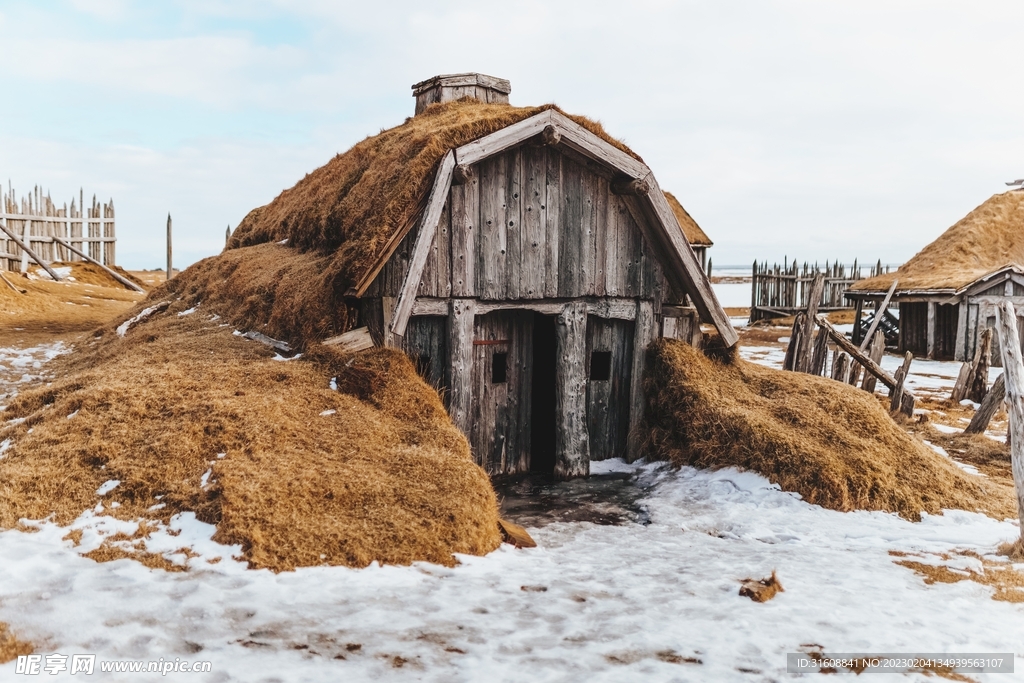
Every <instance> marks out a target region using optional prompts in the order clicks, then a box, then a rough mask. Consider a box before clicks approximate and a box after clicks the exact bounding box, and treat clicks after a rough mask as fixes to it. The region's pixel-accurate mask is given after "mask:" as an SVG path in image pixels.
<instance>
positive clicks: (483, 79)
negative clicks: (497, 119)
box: [412, 73, 512, 114]
mask: <svg viewBox="0 0 1024 683" xmlns="http://www.w3.org/2000/svg"><path fill="white" fill-rule="evenodd" d="M510 92H512V84H511V83H509V82H508V81H506V80H505V79H504V78H495V77H494V76H487V75H484V74H476V73H467V74H448V75H444V76H434V77H433V78H428V79H427V80H425V81H420V82H419V83H416V84H415V85H413V86H412V94H413V96H414V97H415V98H416V113H417V114H419V113H420V112H422V111H423V110H424V109H426V108H427V107H428V106H429V105H431V104H434V103H436V102H451V101H452V100H459V99H462V98H463V97H472V98H474V99H477V100H480V101H481V102H490V103H493V102H501V103H503V104H508V94H509V93H510Z"/></svg>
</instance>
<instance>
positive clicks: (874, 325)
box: [857, 280, 899, 351]
mask: <svg viewBox="0 0 1024 683" xmlns="http://www.w3.org/2000/svg"><path fill="white" fill-rule="evenodd" d="M898 284H899V280H893V281H892V284H891V285H889V291H888V292H886V293H885V298H884V299H882V303H881V304H879V305H878V307H877V308H875V317H874V319H873V320H872V321H871V326H870V327H868V331H867V333H866V334H865V335H864V341H862V342H861V345H860V350H861V351H864V350H865V349H867V348H868V344H870V343H871V340H872V339H873V338H874V335H875V330H877V329H878V325H879V323H881V322H882V318H884V317H885V312H886V310H888V308H889V302H890V301H891V300H892V294H893V292H895V291H896V285H898ZM857 301H858V302H859V301H860V299H858V300H857ZM859 320H860V319H859V318H858V324H859Z"/></svg>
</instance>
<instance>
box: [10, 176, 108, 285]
mask: <svg viewBox="0 0 1024 683" xmlns="http://www.w3.org/2000/svg"><path fill="white" fill-rule="evenodd" d="M83 203H84V196H83V195H82V193H79V197H78V203H77V205H76V203H75V200H74V199H72V200H71V206H70V207H69V206H68V205H67V204H64V206H63V207H60V208H58V207H57V205H56V204H54V203H53V201H51V200H50V197H49V196H45V195H43V194H42V193H41V192H40V191H39V188H38V187H37V188H35V190H34V191H33V192H32V193H30V194H29V195H28V197H23V198H22V199H21V200H20V201H18V200H16V199H15V195H14V190H13V189H11V190H9V191H8V192H3V191H2V190H0V227H3V228H6V232H10V233H13V234H14V235H16V236H17V237H18V238H20V239H21V241H22V242H23V243H24V244H26V245H27V246H28V248H29V249H31V250H32V252H33V253H35V254H36V255H37V256H39V258H40V259H42V260H43V261H45V262H52V261H79V260H83V257H81V256H79V255H78V254H76V253H75V251H74V249H77V250H78V251H80V252H82V253H84V254H87V255H88V256H89V257H90V258H92V259H94V260H96V261H97V262H99V263H102V264H106V265H112V264H113V263H114V262H115V245H116V243H117V237H116V234H115V229H114V202H113V200H111V201H109V202H107V203H105V204H103V203H98V202H97V201H96V197H95V196H94V197H93V200H92V206H91V207H86V208H85V210H84V212H83V210H82V207H83ZM83 213H84V215H83ZM6 232H5V231H3V230H0V270H20V269H21V268H22V264H23V263H24V264H26V265H27V264H28V263H30V262H31V259H29V258H28V257H27V255H26V254H25V252H24V250H22V248H21V247H20V246H18V244H17V241H16V240H14V239H12V238H11V237H10V236H9V235H8V234H6ZM61 241H63V242H66V243H68V244H70V245H71V246H72V247H74V249H69V248H68V247H67V246H65V245H63V244H61Z"/></svg>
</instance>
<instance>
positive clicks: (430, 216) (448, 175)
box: [391, 150, 455, 337]
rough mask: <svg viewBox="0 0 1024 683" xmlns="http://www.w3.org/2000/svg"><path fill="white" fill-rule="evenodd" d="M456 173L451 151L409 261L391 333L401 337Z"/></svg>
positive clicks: (445, 159) (431, 195)
mask: <svg viewBox="0 0 1024 683" xmlns="http://www.w3.org/2000/svg"><path fill="white" fill-rule="evenodd" d="M454 170H455V153H454V152H453V151H451V150H449V151H448V153H447V154H445V155H444V158H443V159H441V166H440V167H439V168H438V169H437V174H436V175H435V176H434V185H433V187H431V188H430V198H429V199H427V208H426V209H425V210H424V211H423V217H422V218H421V219H420V227H419V234H417V235H416V246H415V247H414V248H413V254H412V259H411V260H410V261H409V272H408V274H407V275H406V276H405V283H404V284H403V285H402V293H401V295H400V296H399V297H398V305H397V306H395V315H394V318H393V319H392V321H391V332H392V333H393V334H396V335H398V336H399V337H402V336H404V335H405V327H406V325H407V324H408V323H409V316H410V315H412V306H413V304H414V303H415V302H416V292H417V291H418V290H419V288H420V278H421V277H423V266H425V265H426V263H427V257H429V256H430V247H431V245H432V244H433V243H434V235H435V233H436V232H437V223H438V221H440V220H441V212H442V211H443V210H444V203H445V200H447V199H448V189H449V188H450V187H451V184H452V171H454Z"/></svg>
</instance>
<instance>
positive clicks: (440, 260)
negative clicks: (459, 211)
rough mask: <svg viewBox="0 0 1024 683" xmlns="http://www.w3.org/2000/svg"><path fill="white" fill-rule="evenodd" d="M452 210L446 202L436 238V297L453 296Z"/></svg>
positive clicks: (434, 251)
mask: <svg viewBox="0 0 1024 683" xmlns="http://www.w3.org/2000/svg"><path fill="white" fill-rule="evenodd" d="M451 214H452V209H451V203H450V202H448V201H446V202H445V204H444V210H443V211H441V220H440V221H439V222H438V224H437V233H436V234H435V236H434V250H433V253H434V260H433V266H434V293H435V294H434V295H435V296H451V292H452V263H451V257H452V239H451V238H452V216H451Z"/></svg>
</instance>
